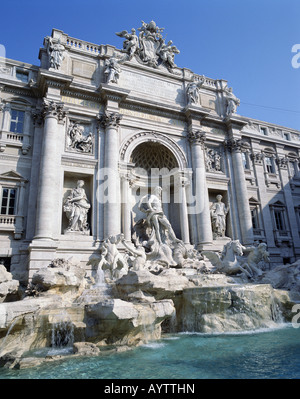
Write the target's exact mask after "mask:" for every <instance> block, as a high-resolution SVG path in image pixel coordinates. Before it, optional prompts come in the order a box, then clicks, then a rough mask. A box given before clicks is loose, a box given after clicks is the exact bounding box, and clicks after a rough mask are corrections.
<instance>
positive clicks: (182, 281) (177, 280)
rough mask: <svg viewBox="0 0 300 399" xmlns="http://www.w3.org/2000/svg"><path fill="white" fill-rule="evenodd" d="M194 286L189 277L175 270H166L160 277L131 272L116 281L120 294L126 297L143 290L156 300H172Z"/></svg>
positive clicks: (146, 272) (144, 271) (143, 271)
mask: <svg viewBox="0 0 300 399" xmlns="http://www.w3.org/2000/svg"><path fill="white" fill-rule="evenodd" d="M191 285H192V286H193V284H192V283H190V282H189V280H188V279H187V277H185V276H182V275H180V274H178V273H177V272H176V271H175V270H174V269H165V270H164V271H162V272H161V273H160V274H159V275H155V274H153V273H151V272H149V271H148V270H137V271H130V272H129V273H128V274H127V275H126V276H123V277H122V278H120V279H119V280H117V281H116V289H117V291H118V293H119V294H120V295H121V296H123V297H125V298H126V296H127V295H129V294H132V293H133V292H135V291H138V290H141V291H142V292H144V293H147V294H149V295H152V296H154V297H155V299H156V300H160V299H167V298H172V297H173V296H174V295H176V294H177V293H179V292H182V291H183V289H184V288H188V287H190V286H191Z"/></svg>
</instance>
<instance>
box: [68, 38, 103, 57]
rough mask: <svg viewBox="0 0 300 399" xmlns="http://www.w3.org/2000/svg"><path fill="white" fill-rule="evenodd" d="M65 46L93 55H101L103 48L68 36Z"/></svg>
mask: <svg viewBox="0 0 300 399" xmlns="http://www.w3.org/2000/svg"><path fill="white" fill-rule="evenodd" d="M66 45H67V46H70V47H71V48H72V49H76V50H81V51H84V52H88V53H90V54H95V55H98V54H101V52H102V48H103V46H102V45H98V44H93V43H89V42H85V41H84V40H78V39H75V38H73V37H69V36H67V38H66Z"/></svg>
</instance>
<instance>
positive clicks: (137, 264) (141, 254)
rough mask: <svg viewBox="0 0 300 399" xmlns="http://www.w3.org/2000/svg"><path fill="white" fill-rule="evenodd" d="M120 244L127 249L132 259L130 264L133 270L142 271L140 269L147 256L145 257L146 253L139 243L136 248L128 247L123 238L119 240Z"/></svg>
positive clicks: (143, 266)
mask: <svg viewBox="0 0 300 399" xmlns="http://www.w3.org/2000/svg"><path fill="white" fill-rule="evenodd" d="M121 242H122V244H123V245H124V247H125V248H127V249H128V251H129V252H130V253H131V254H132V255H133V257H134V259H133V262H132V268H133V270H142V269H144V268H145V264H146V261H147V255H146V252H145V248H144V247H143V246H142V245H141V244H139V243H137V245H136V247H134V246H133V245H129V244H128V243H127V242H126V240H125V237H124V236H123V237H122V238H121Z"/></svg>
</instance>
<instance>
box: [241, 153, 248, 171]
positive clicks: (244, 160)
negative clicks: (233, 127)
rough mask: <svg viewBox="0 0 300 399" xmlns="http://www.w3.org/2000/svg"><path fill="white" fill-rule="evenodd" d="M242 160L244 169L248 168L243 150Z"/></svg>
mask: <svg viewBox="0 0 300 399" xmlns="http://www.w3.org/2000/svg"><path fill="white" fill-rule="evenodd" d="M242 162H243V166H244V169H249V162H248V157H247V154H246V153H245V152H242Z"/></svg>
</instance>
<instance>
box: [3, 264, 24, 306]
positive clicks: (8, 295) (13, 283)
mask: <svg viewBox="0 0 300 399" xmlns="http://www.w3.org/2000/svg"><path fill="white" fill-rule="evenodd" d="M18 299H20V293H19V281H18V280H14V279H13V277H12V274H11V273H9V272H8V271H7V270H6V268H5V266H3V265H0V303H1V302H11V301H16V300H18Z"/></svg>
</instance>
